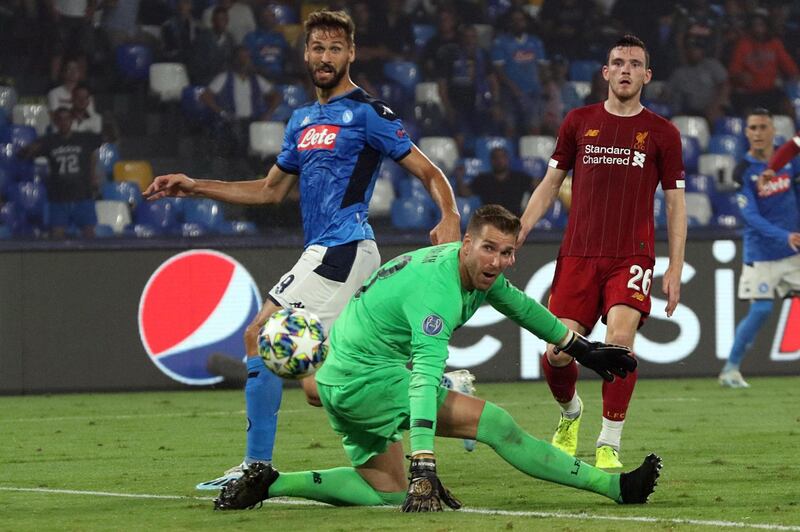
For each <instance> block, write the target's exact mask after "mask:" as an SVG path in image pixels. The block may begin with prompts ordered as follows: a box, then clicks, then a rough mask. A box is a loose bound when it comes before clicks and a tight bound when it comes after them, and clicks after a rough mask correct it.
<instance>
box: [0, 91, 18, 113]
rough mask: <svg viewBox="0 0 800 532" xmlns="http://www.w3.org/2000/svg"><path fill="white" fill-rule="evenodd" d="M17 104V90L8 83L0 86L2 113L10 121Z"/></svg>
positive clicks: (0, 109) (0, 108)
mask: <svg viewBox="0 0 800 532" xmlns="http://www.w3.org/2000/svg"><path fill="white" fill-rule="evenodd" d="M15 105H17V90H16V89H15V88H14V87H9V86H7V85H2V86H0V113H2V114H3V116H5V117H6V119H9V121H10V118H9V117H10V116H11V112H12V110H13V109H14V106H15Z"/></svg>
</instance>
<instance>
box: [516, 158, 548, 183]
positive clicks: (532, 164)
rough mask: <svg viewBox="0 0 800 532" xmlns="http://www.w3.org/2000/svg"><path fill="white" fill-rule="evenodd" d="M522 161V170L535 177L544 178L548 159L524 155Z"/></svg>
mask: <svg viewBox="0 0 800 532" xmlns="http://www.w3.org/2000/svg"><path fill="white" fill-rule="evenodd" d="M521 163H522V171H523V172H525V173H526V174H528V175H529V176H531V177H532V178H533V179H542V178H543V177H544V174H546V173H547V161H545V160H544V159H542V158H541V157H523V158H522V159H521Z"/></svg>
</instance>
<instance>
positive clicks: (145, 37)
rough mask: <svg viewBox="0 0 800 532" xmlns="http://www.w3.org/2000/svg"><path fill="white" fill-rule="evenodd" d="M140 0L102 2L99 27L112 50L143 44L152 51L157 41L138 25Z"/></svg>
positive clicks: (105, 0)
mask: <svg viewBox="0 0 800 532" xmlns="http://www.w3.org/2000/svg"><path fill="white" fill-rule="evenodd" d="M140 4H141V0H103V5H102V7H103V16H102V18H101V20H100V26H101V27H102V28H103V30H104V31H105V33H106V36H107V37H108V42H109V44H110V45H111V47H112V48H116V47H117V46H120V45H123V44H144V45H147V46H149V47H151V48H153V49H155V48H156V47H157V46H158V44H159V43H158V39H156V37H154V36H153V35H151V34H149V33H147V32H145V31H143V30H142V28H141V26H140V25H139V6H140Z"/></svg>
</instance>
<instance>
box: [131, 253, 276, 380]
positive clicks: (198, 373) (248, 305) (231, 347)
mask: <svg viewBox="0 0 800 532" xmlns="http://www.w3.org/2000/svg"><path fill="white" fill-rule="evenodd" d="M259 308H261V298H260V297H259V294H258V288H257V287H256V283H255V281H253V278H252V277H251V276H250V274H249V273H248V271H247V270H246V269H245V268H244V267H243V266H242V265H241V264H239V263H238V262H237V261H236V260H234V259H232V258H231V257H229V256H228V255H225V254H223V253H219V252H217V251H212V250H207V249H205V250H192V251H186V252H183V253H179V254H178V255H175V256H174V257H171V258H169V259H168V260H167V261H166V262H164V263H163V264H162V265H161V266H159V267H158V269H156V271H155V272H153V275H151V276H150V279H149V280H148V281H147V284H146V285H145V287H144V291H143V292H142V297H141V299H140V301H139V337H140V338H141V339H142V345H144V348H145V351H147V354H148V355H149V357H150V360H152V361H153V363H154V364H155V365H156V366H157V367H158V369H160V370H161V371H162V372H163V373H164V374H166V375H167V376H169V377H170V378H172V379H175V380H176V381H179V382H182V383H184V384H191V385H199V386H202V385H210V384H216V383H218V382H221V381H222V377H220V376H217V375H213V374H211V373H209V371H208V370H207V369H206V363H207V361H208V358H209V356H211V355H212V354H214V353H222V354H225V355H227V356H230V357H232V358H235V359H237V360H242V359H244V355H245V353H244V339H243V338H244V330H245V328H246V327H247V324H248V323H250V321H251V320H252V319H253V317H255V315H256V313H257V312H258V310H259Z"/></svg>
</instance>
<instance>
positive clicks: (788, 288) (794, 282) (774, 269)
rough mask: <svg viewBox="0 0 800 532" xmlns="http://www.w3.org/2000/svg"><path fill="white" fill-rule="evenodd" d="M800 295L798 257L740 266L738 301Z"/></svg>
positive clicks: (799, 263)
mask: <svg viewBox="0 0 800 532" xmlns="http://www.w3.org/2000/svg"><path fill="white" fill-rule="evenodd" d="M793 293H800V255H792V256H790V257H786V258H783V259H778V260H769V261H761V262H754V263H753V264H752V265H749V264H744V265H742V276H741V277H740V278H739V298H740V299H772V298H774V297H776V296H777V297H786V296H788V295H790V294H793Z"/></svg>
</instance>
